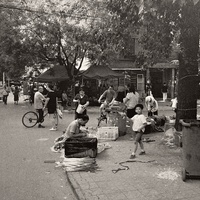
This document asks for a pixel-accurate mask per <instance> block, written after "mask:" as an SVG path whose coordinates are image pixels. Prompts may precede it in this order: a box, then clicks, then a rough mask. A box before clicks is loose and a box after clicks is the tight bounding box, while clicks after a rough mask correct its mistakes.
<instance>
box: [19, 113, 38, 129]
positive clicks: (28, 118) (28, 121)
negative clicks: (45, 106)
mask: <svg viewBox="0 0 200 200" xmlns="http://www.w3.org/2000/svg"><path fill="white" fill-rule="evenodd" d="M37 121H38V115H37V113H35V112H33V111H29V112H27V113H25V114H24V116H23V117H22V124H23V125H24V126H25V127H27V128H32V127H34V126H35V125H36V124H37Z"/></svg>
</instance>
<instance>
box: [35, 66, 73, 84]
mask: <svg viewBox="0 0 200 200" xmlns="http://www.w3.org/2000/svg"><path fill="white" fill-rule="evenodd" d="M68 79H69V76H68V73H67V70H66V68H65V66H62V65H56V66H54V67H52V68H50V69H48V70H47V71H45V72H44V73H42V74H40V75H39V76H38V77H37V78H36V80H37V81H38V82H57V81H66V80H68Z"/></svg>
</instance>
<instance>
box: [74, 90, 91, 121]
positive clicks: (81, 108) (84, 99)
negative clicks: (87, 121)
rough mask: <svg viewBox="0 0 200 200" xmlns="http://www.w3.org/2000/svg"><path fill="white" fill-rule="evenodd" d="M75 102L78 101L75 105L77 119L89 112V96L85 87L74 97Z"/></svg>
mask: <svg viewBox="0 0 200 200" xmlns="http://www.w3.org/2000/svg"><path fill="white" fill-rule="evenodd" d="M73 102H74V103H76V107H75V119H77V118H79V117H80V116H82V115H86V114H87V109H86V108H87V107H88V105H89V100H88V96H87V95H85V91H84V90H83V88H81V89H80V90H79V93H78V94H77V95H76V96H75V97H74V99H73Z"/></svg>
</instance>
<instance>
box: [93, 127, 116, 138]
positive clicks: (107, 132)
mask: <svg viewBox="0 0 200 200" xmlns="http://www.w3.org/2000/svg"><path fill="white" fill-rule="evenodd" d="M118 137H119V129H118V127H115V126H110V127H109V126H107V127H99V128H98V130H97V139H100V140H116V139H117V138H118Z"/></svg>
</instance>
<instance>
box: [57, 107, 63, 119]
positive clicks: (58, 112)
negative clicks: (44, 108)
mask: <svg viewBox="0 0 200 200" xmlns="http://www.w3.org/2000/svg"><path fill="white" fill-rule="evenodd" d="M56 111H57V114H58V117H59V118H60V119H62V116H63V114H62V111H61V110H60V109H59V108H57V109H56Z"/></svg>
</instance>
